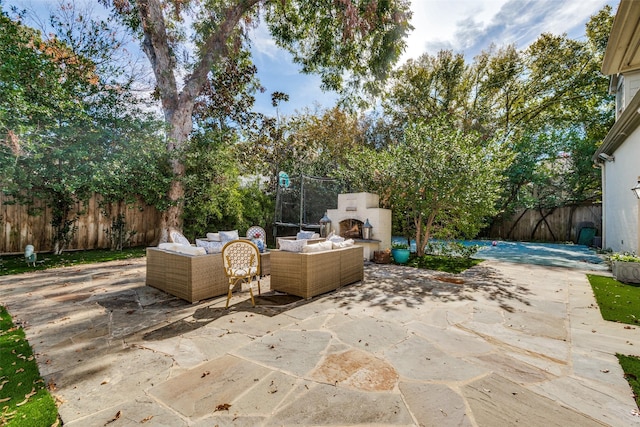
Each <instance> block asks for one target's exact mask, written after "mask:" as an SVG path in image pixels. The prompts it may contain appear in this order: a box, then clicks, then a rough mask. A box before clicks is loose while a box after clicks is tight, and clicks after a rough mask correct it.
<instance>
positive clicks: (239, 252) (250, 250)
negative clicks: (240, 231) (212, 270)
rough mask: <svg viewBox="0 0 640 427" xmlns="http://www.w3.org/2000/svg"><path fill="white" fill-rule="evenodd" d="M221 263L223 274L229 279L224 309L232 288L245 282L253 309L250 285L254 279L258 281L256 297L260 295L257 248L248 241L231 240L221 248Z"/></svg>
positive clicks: (253, 301)
mask: <svg viewBox="0 0 640 427" xmlns="http://www.w3.org/2000/svg"><path fill="white" fill-rule="evenodd" d="M222 262H223V264H224V273H225V274H226V276H227V278H228V279H229V291H228V292H227V304H226V305H225V308H229V300H230V299H231V292H232V291H233V288H235V287H236V286H237V285H238V284H240V285H241V286H242V283H245V282H246V283H248V284H249V293H250V294H251V304H253V306H254V307H255V305H256V302H255V300H254V299H253V289H252V288H251V283H252V282H253V278H254V277H255V278H256V279H257V280H258V295H260V250H259V249H258V247H257V246H256V245H255V244H253V243H252V242H250V241H248V240H232V241H230V242H228V243H227V244H226V245H224V246H223V248H222Z"/></svg>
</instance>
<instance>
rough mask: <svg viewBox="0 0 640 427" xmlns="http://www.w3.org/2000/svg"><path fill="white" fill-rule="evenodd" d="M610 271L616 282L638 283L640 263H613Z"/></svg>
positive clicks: (639, 281) (639, 280)
mask: <svg viewBox="0 0 640 427" xmlns="http://www.w3.org/2000/svg"><path fill="white" fill-rule="evenodd" d="M611 270H612V272H613V277H615V278H616V280H617V281H618V282H624V283H640V262H627V261H614V262H613V265H612V266H611Z"/></svg>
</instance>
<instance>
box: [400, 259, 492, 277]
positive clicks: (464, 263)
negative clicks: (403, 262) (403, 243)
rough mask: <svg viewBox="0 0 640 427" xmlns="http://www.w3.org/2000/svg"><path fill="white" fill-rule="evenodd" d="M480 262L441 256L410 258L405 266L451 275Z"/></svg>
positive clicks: (479, 260) (478, 260)
mask: <svg viewBox="0 0 640 427" xmlns="http://www.w3.org/2000/svg"><path fill="white" fill-rule="evenodd" d="M481 262H482V260H481V259H472V258H462V257H452V256H442V255H423V256H414V257H411V258H410V259H409V262H408V264H407V265H409V266H410V267H416V268H422V269H425V270H434V271H444V272H447V273H452V274H460V273H462V272H463V271H465V270H467V269H469V268H471V267H473V266H476V265H478V264H480V263H481Z"/></svg>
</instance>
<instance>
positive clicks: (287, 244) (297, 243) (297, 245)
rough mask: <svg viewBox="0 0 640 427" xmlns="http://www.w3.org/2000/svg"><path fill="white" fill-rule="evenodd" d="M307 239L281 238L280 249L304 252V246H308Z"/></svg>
mask: <svg viewBox="0 0 640 427" xmlns="http://www.w3.org/2000/svg"><path fill="white" fill-rule="evenodd" d="M306 244H307V241H306V240H286V239H281V240H280V250H283V251H287V252H302V248H303V247H304V246H306Z"/></svg>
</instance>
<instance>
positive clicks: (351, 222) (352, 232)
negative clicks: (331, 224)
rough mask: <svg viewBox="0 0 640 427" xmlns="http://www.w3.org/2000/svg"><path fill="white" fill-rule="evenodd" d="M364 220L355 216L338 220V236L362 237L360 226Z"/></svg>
mask: <svg viewBox="0 0 640 427" xmlns="http://www.w3.org/2000/svg"><path fill="white" fill-rule="evenodd" d="M363 225H364V222H362V221H360V220H357V219H355V218H348V219H345V220H342V221H340V236H342V237H344V238H345V239H362V226H363Z"/></svg>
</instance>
